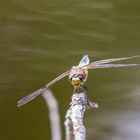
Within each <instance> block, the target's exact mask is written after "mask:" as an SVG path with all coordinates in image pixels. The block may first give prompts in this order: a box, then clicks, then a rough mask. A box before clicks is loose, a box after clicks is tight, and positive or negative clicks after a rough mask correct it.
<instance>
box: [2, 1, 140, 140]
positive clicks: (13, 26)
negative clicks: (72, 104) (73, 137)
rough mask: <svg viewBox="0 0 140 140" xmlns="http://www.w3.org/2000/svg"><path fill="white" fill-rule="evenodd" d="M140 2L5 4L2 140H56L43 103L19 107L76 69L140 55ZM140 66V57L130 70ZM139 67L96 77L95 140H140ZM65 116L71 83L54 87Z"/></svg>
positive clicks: (92, 91) (89, 123) (92, 80)
mask: <svg viewBox="0 0 140 140" xmlns="http://www.w3.org/2000/svg"><path fill="white" fill-rule="evenodd" d="M139 5H140V2H139V1H137V0H133V1H131V0H123V1H121V0H117V1H113V0H106V1H105V0H66V1H64V0H59V1H58V0H40V1H37V0H34V1H33V0H28V1H27V0H9V1H8V0H5V1H4V0H1V2H0V139H1V140H9V139H10V140H19V139H20V140H50V139H51V136H50V123H49V114H48V109H47V107H46V105H45V102H44V100H43V98H42V97H41V96H40V97H38V98H37V99H35V100H34V101H32V102H30V103H28V104H27V105H25V106H23V107H21V108H17V106H16V105H17V104H16V103H17V101H18V100H19V99H21V98H22V97H24V96H25V95H27V94H29V93H30V92H32V91H34V90H36V89H37V88H39V87H41V86H42V85H44V84H45V83H47V82H48V81H50V80H51V79H53V78H54V77H55V76H57V75H59V74H61V73H62V72H64V71H66V70H68V69H69V68H71V66H73V65H76V64H77V63H78V62H79V61H80V59H81V57H82V56H83V55H84V54H88V55H89V57H90V60H91V61H95V60H99V59H105V58H111V57H125V56H133V55H140V16H139V15H140V10H139ZM128 62H131V63H140V58H137V59H133V60H129V61H126V63H128ZM139 83H140V68H121V69H119V68H118V69H102V70H91V71H90V72H89V77H88V81H87V83H86V84H87V87H88V90H89V98H90V99H91V100H93V101H95V102H98V104H99V106H100V107H99V109H98V110H88V111H87V112H86V114H85V118H84V121H85V125H86V128H87V139H88V140H93V139H96V140H139V138H140V119H139V118H140V87H139ZM51 89H52V91H53V92H54V95H55V97H56V98H57V100H58V103H59V109H60V110H59V111H60V116H61V125H62V128H63V139H64V127H63V122H64V115H65V112H66V110H67V108H68V105H69V101H70V98H71V93H72V86H71V85H70V83H69V81H68V79H67V78H65V79H63V80H61V81H60V82H58V83H56V84H55V85H54V86H53V87H52V88H51Z"/></svg>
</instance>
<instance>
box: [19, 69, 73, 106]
mask: <svg viewBox="0 0 140 140" xmlns="http://www.w3.org/2000/svg"><path fill="white" fill-rule="evenodd" d="M69 73H70V70H69V71H67V72H65V73H63V74H61V75H59V76H58V77H56V78H55V79H54V80H52V81H51V82H49V83H48V84H46V85H45V86H44V87H42V88H40V89H38V90H37V91H35V92H33V93H31V94H29V95H27V96H25V97H24V98H22V99H21V100H19V101H18V107H20V106H22V105H24V104H26V103H28V102H30V101H31V100H33V99H34V98H36V97H37V96H39V95H40V94H41V93H43V92H44V91H45V90H46V89H47V88H49V87H50V86H51V85H53V84H54V83H55V82H57V81H59V80H60V79H62V78H63V77H65V76H67V75H69Z"/></svg>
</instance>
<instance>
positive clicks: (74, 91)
mask: <svg viewBox="0 0 140 140" xmlns="http://www.w3.org/2000/svg"><path fill="white" fill-rule="evenodd" d="M76 89H77V87H76V86H74V89H73V94H75V93H76Z"/></svg>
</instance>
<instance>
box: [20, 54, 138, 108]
mask: <svg viewBox="0 0 140 140" xmlns="http://www.w3.org/2000/svg"><path fill="white" fill-rule="evenodd" d="M136 57H140V56H132V57H123V58H111V59H104V60H98V61H95V62H91V63H90V60H89V57H88V55H84V56H83V57H82V59H81V61H80V62H79V64H78V65H77V66H73V67H72V68H71V69H70V70H68V71H66V72H64V73H62V74H61V75H59V76H58V77H56V78H55V79H53V80H52V81H50V82H49V83H48V84H46V85H45V86H43V87H41V88H40V89H38V90H36V91H34V92H32V93H31V94H29V95H27V96H25V97H23V98H22V99H21V100H19V101H18V107H20V106H23V105H24V104H26V103H28V102H30V101H32V100H33V99H34V98H36V97H37V96H39V95H40V94H42V93H44V92H45V91H46V89H48V88H49V87H50V86H52V85H53V84H54V83H56V82H57V81H59V80H60V79H62V78H64V77H66V76H68V77H69V80H70V82H71V84H72V85H73V87H74V90H73V93H75V91H76V90H77V89H79V88H81V89H82V90H83V91H85V92H86V93H87V88H86V86H85V82H86V80H87V77H88V70H90V69H101V68H117V67H135V66H140V64H116V63H115V64H112V63H111V62H117V61H122V60H127V59H132V58H136Z"/></svg>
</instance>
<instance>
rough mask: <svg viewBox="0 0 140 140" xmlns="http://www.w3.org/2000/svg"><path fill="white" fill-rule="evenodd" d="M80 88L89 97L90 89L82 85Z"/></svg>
mask: <svg viewBox="0 0 140 140" xmlns="http://www.w3.org/2000/svg"><path fill="white" fill-rule="evenodd" d="M80 88H81V89H82V90H83V91H84V92H85V93H86V95H88V89H87V87H86V86H85V85H84V84H83V85H81V86H80Z"/></svg>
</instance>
